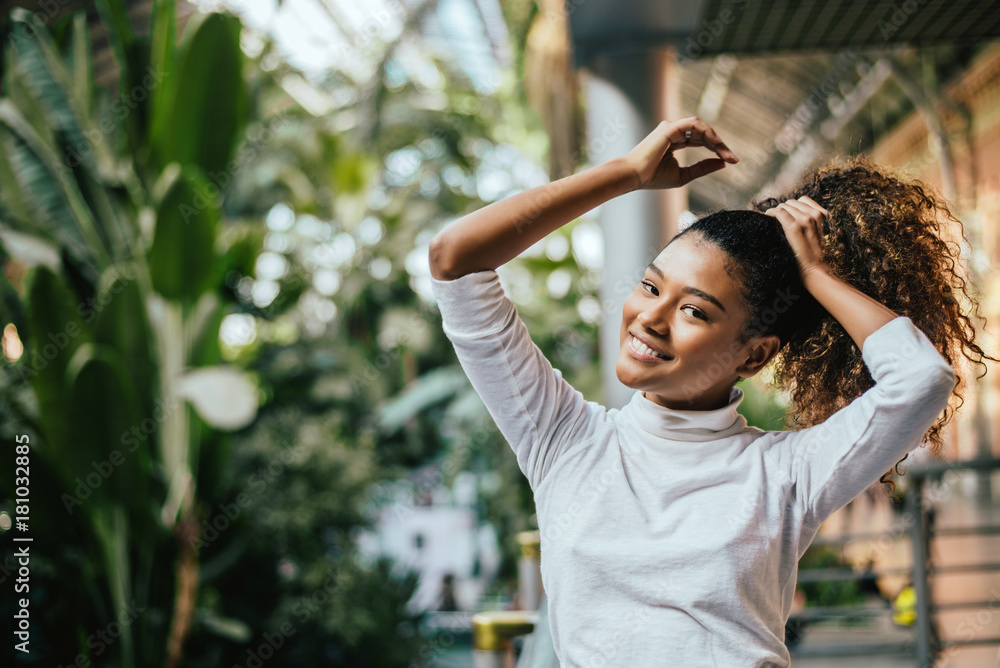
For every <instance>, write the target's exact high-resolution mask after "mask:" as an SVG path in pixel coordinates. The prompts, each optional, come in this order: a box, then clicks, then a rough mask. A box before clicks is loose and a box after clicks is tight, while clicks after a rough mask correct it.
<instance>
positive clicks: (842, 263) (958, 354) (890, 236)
mask: <svg viewBox="0 0 1000 668" xmlns="http://www.w3.org/2000/svg"><path fill="white" fill-rule="evenodd" d="M802 196H808V197H810V198H812V199H813V200H815V201H816V202H817V203H818V204H819V205H820V206H822V207H823V208H825V209H826V210H827V211H828V212H829V216H828V218H827V220H826V224H825V228H824V235H823V236H824V240H823V258H824V260H825V261H826V262H827V263H828V264H829V265H830V267H831V268H832V269H833V271H834V273H835V274H836V275H837V276H839V277H840V278H841V279H843V280H844V281H846V282H847V283H849V284H850V285H852V286H854V287H855V288H857V289H858V290H860V291H861V292H863V293H865V294H866V295H868V296H870V297H872V298H873V299H875V300H877V301H879V302H881V303H882V304H884V305H885V306H886V307H888V308H890V309H892V310H893V311H895V312H896V313H898V314H900V315H905V316H907V317H908V318H909V319H910V320H911V321H913V324H914V325H916V327H917V328H919V329H920V330H921V331H923V333H924V334H926V335H927V338H928V339H930V340H931V342H932V343H933V344H934V346H935V347H936V348H937V349H938V351H940V353H941V354H942V355H943V356H944V358H945V359H946V360H948V362H949V364H951V365H952V367H953V369H954V370H955V372H956V376H957V380H956V384H955V389H954V390H953V393H954V396H955V397H956V398H957V400H958V401H957V404H956V403H954V402H953V403H951V404H949V406H948V408H947V409H945V411H944V412H943V414H942V415H941V416H940V417H939V418H938V419H937V421H936V422H935V423H934V424H933V425H932V426H931V427H930V429H929V430H928V431H927V433H926V435H925V437H924V440H925V441H926V442H927V444H928V446H929V448H930V450H931V452H932V453H934V454H939V453H940V450H941V445H942V439H941V429H942V427H943V426H944V425H945V424H946V423H947V422H948V421H949V420H950V419H951V418H952V416H953V414H954V411H955V409H956V408H957V407H960V406H961V405H962V402H963V395H962V390H963V389H964V388H965V386H966V383H967V381H966V379H965V378H963V377H962V376H961V375H960V374H961V370H962V365H960V364H958V362H960V361H961V360H960V358H965V359H966V360H968V361H969V362H970V363H971V364H972V365H974V366H977V367H979V368H980V369H981V370H982V373H980V374H979V375H978V377H982V376H983V375H984V374H985V373H986V364H985V362H984V360H987V359H989V360H993V361H1000V360H998V359H997V358H996V357H993V356H991V355H988V354H987V353H985V352H984V351H983V350H982V348H980V347H979V345H978V344H976V342H975V333H976V330H975V326H974V324H973V320H974V319H979V318H980V315H979V304H978V301H977V299H976V296H975V293H974V291H973V289H972V286H971V285H970V284H969V283H968V281H967V280H966V278H965V277H964V275H963V270H962V267H961V264H960V260H959V250H960V246H959V243H958V241H965V236H964V231H963V229H962V224H961V222H960V221H959V220H958V219H957V218H955V216H954V215H953V214H952V213H951V211H950V210H949V209H948V207H947V205H946V204H945V203H944V202H943V201H942V200H941V199H940V198H939V197H938V196H936V195H934V194H933V193H932V192H930V191H929V190H928V189H927V188H926V187H925V186H924V185H922V184H920V183H919V182H916V181H909V180H906V179H904V178H902V177H900V176H898V175H896V174H894V173H892V172H890V171H889V170H887V169H886V168H884V167H881V166H876V165H875V164H873V163H872V162H870V161H869V160H867V159H866V158H864V157H853V158H848V159H840V160H837V161H834V162H832V163H830V164H828V165H826V166H825V167H822V168H820V169H818V170H816V171H814V172H812V173H811V174H809V175H808V176H807V177H806V178H805V179H804V180H803V181H802V183H801V184H799V186H798V187H796V188H795V189H794V190H793V191H792V192H790V193H788V194H787V195H785V196H783V197H773V198H768V199H763V200H759V201H755V202H753V203H752V207H753V209H754V210H753V211H722V212H719V213H715V214H712V215H709V216H706V217H705V218H702V219H700V220H698V221H696V222H695V223H693V224H692V225H691V226H689V227H688V228H686V229H685V230H684V231H682V232H681V233H680V234H679V235H678V237H679V236H682V235H686V234H692V233H699V234H701V235H702V236H703V237H704V238H705V239H706V240H708V241H711V242H713V243H714V244H716V245H717V246H719V247H720V248H721V249H722V250H724V251H726V253H727V254H728V255H729V258H730V260H731V263H730V267H728V269H729V270H730V272H731V273H732V274H733V275H734V276H736V277H737V278H739V279H740V280H741V282H742V284H743V286H744V289H743V299H744V304H745V306H746V307H747V311H748V313H749V314H750V317H749V320H748V323H747V326H746V327H745V329H744V335H745V336H749V335H751V334H761V335H768V334H777V335H778V337H779V338H780V339H781V348H780V350H779V352H778V354H777V356H776V357H775V362H776V365H777V366H776V369H775V375H774V378H775V383H776V384H777V385H778V386H779V387H782V388H785V389H787V390H788V391H790V393H791V398H792V403H793V407H792V412H791V414H790V416H789V418H790V419H789V426H790V427H791V428H804V427H809V426H812V425H815V424H819V423H821V422H823V421H824V420H826V419H827V418H828V417H830V416H831V415H832V414H833V413H835V412H836V411H837V410H839V409H840V408H842V407H844V406H846V405H847V404H848V403H850V402H851V401H853V400H854V399H855V398H857V397H859V396H860V395H861V394H862V393H864V392H865V391H866V390H867V389H869V388H870V387H872V386H873V385H874V381H873V380H872V378H871V375H870V374H869V373H868V368H867V367H866V366H865V364H864V361H863V360H862V357H861V351H860V350H859V349H858V347H857V346H856V345H855V343H854V341H853V340H852V339H851V337H850V335H848V333H847V332H846V331H845V330H844V328H843V327H842V326H841V325H840V323H838V322H837V321H836V320H835V319H834V318H833V317H832V316H830V315H829V314H827V313H826V311H825V310H824V309H823V308H822V307H821V306H820V305H819V304H818V303H817V302H816V300H815V299H813V298H812V296H811V295H809V294H808V292H807V291H806V290H805V287H804V285H803V284H802V280H801V277H800V275H799V271H798V266H797V264H796V261H795V257H794V255H793V253H792V250H791V247H790V246H789V244H788V241H787V239H786V238H785V235H784V232H783V230H782V228H781V224H780V223H778V221H777V220H776V219H775V218H773V217H771V216H766V215H764V214H763V212H764V211H766V210H768V209H770V208H773V207H776V206H777V205H778V204H779V203H780V202H783V201H785V200H788V199H797V198H799V197H802ZM675 238H677V237H675ZM907 456H908V455H907ZM907 456H904V457H903V459H900V460H899V462H897V463H896V465H895V466H893V468H892V469H890V470H889V471H887V472H886V473H884V474H883V475H882V476H881V477H880V479H879V480H880V482H882V483H885V484H887V485H888V486H889V491H890V492H892V491H895V483H894V482H893V481H892V479H891V477H892V475H893V474H894V473H895V474H897V475H898V474H900V471H899V464H901V463H902V462H903V460H905V459H906V457H907Z"/></svg>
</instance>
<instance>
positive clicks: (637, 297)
mask: <svg viewBox="0 0 1000 668" xmlns="http://www.w3.org/2000/svg"><path fill="white" fill-rule="evenodd" d="M687 146H704V147H706V148H708V149H709V150H711V151H713V152H714V153H715V154H716V155H717V156H718V157H716V158H711V159H707V160H702V161H701V162H698V163H695V164H693V165H690V166H687V167H681V166H679V165H678V163H677V161H676V159H675V158H674V152H675V151H676V150H678V149H681V148H684V147H687ZM738 162H739V161H738V159H737V158H736V156H735V155H734V154H733V153H732V151H730V150H729V149H728V148H727V147H726V145H725V143H724V142H723V141H722V140H721V138H719V137H718V135H716V133H715V132H714V131H713V130H712V129H711V128H710V127H709V126H707V125H706V124H705V123H703V122H702V121H701V120H699V119H697V118H688V119H683V120H680V121H675V122H672V123H671V122H666V121H664V122H663V123H661V124H660V125H659V126H658V127H657V128H656V129H655V130H654V131H653V132H652V133H650V135H649V136H647V137H646V138H645V139H644V140H643V141H642V142H640V143H639V145H638V146H636V147H635V148H634V149H633V150H632V151H631V152H630V153H629V154H628V155H627V156H624V157H622V158H617V159H614V160H611V161H609V162H606V163H604V164H602V165H598V166H596V167H593V168H591V169H588V170H586V171H583V172H581V173H579V174H574V175H572V176H568V177H566V178H564V179H560V180H558V181H555V182H553V183H550V184H547V185H545V186H541V187H539V188H535V189H533V190H529V191H526V192H523V193H519V194H517V195H513V196H511V197H508V198H506V199H504V200H501V201H498V202H494V203H493V204H490V205H489V206H487V207H484V208H482V209H480V210H478V211H476V212H473V213H471V214H469V215H467V216H465V217H464V218H462V219H460V220H458V221H455V222H454V223H452V224H450V225H449V226H447V227H446V228H445V229H444V230H442V231H441V232H440V233H438V235H437V236H436V237H435V238H434V239H433V240H432V242H431V245H430V267H431V276H432V287H433V290H434V293H435V295H436V297H437V299H438V306H439V308H440V310H441V315H442V326H443V329H444V331H445V333H446V335H447V336H448V338H449V339H450V340H451V341H452V344H453V345H454V347H455V351H456V354H457V356H458V359H459V361H460V362H461V364H462V367H463V368H464V369H465V372H466V374H467V375H468V376H469V379H470V381H471V383H472V385H473V387H474V388H475V389H476V391H477V392H478V393H479V394H480V396H481V397H482V399H483V401H484V403H485V404H486V407H487V408H488V409H489V411H490V414H491V415H492V416H493V418H494V420H495V421H496V423H497V425H498V427H499V428H500V431H501V432H502V433H503V434H504V436H505V438H506V439H507V441H508V442H509V443H510V446H511V449H512V450H513V451H514V454H515V456H516V457H517V462H518V465H519V467H520V469H521V471H522V472H523V473H524V474H525V476H526V477H527V479H528V481H529V483H530V484H531V488H532V490H533V491H534V493H535V503H536V506H537V517H538V524H539V530H540V532H541V539H542V545H543V549H542V578H543V582H544V585H545V590H546V593H547V596H548V597H549V617H550V626H551V630H552V637H553V642H554V645H555V649H556V652H557V654H558V656H559V661H560V665H562V666H564V667H565V668H573V667H575V666H585V665H586V666H590V665H594V664H595V663H597V664H600V665H621V666H626V665H627V666H637V667H642V666H660V665H663V661H664V659H663V657H665V656H670V657H672V658H671V663H672V664H676V665H725V666H756V667H762V666H778V665H782V666H787V665H788V664H789V660H790V658H789V653H788V650H787V648H786V646H785V644H784V628H785V623H786V621H787V619H788V616H789V613H790V610H791V605H792V599H793V594H794V589H795V581H796V578H795V575H796V571H797V567H798V560H799V558H800V557H801V556H802V554H803V552H804V551H805V549H806V548H807V547H808V546H809V544H810V542H811V541H812V539H813V538H814V537H815V534H816V531H817V530H818V528H819V526H820V524H821V523H822V522H823V520H824V519H826V518H827V517H828V516H829V515H830V514H832V513H833V512H834V511H835V510H837V509H838V508H840V507H842V506H843V505H845V504H846V503H847V502H849V501H850V500H851V499H852V498H854V496H856V495H857V494H859V493H860V492H862V491H863V490H864V489H865V488H867V487H868V486H869V485H871V484H872V483H873V482H875V481H876V480H878V479H879V475H880V474H882V473H883V472H885V471H887V470H889V469H891V468H892V467H893V464H894V463H896V462H897V461H899V460H900V458H902V457H905V456H906V455H907V453H908V452H909V451H910V450H912V449H913V448H914V447H916V446H918V445H919V444H920V443H921V442H922V441H925V440H926V441H927V442H928V443H929V444H931V446H932V447H933V446H936V445H937V444H939V436H938V434H939V430H940V426H941V425H942V424H943V423H944V421H946V420H947V419H948V418H949V417H950V414H949V413H948V412H945V413H944V415H943V416H942V411H944V410H945V408H946V407H947V406H948V402H949V399H950V398H951V397H952V396H953V394H954V393H955V392H956V388H957V386H958V384H957V379H956V376H955V373H954V372H953V370H952V368H951V363H952V362H953V361H957V357H959V356H961V357H964V358H966V359H967V360H969V361H971V362H972V363H973V364H978V365H980V366H984V365H983V360H984V358H988V357H989V356H987V355H985V354H984V353H983V351H982V350H981V349H980V348H979V346H978V345H977V344H976V343H975V341H974V339H973V335H974V329H973V327H972V324H971V320H970V316H969V315H968V314H966V313H964V312H963V311H962V310H961V308H960V304H971V305H972V308H973V311H974V309H975V301H974V300H972V299H971V297H970V295H969V294H968V292H967V290H966V283H965V281H964V279H963V278H962V277H961V276H960V275H959V274H958V273H957V271H956V266H958V264H957V257H956V255H955V250H954V245H951V246H949V245H948V244H946V243H945V242H944V241H943V240H942V239H941V235H940V230H939V224H940V221H942V220H951V221H953V222H954V223H955V224H956V225H958V226H959V228H960V224H958V221H955V220H954V219H953V218H952V217H951V216H950V214H949V213H948V211H947V209H946V208H945V207H943V206H942V205H940V203H938V202H937V201H936V200H934V199H933V198H932V197H930V196H929V195H927V194H926V193H925V192H924V190H923V189H922V187H921V186H920V185H919V184H912V183H907V182H904V181H902V180H900V179H898V178H896V177H893V176H891V175H887V174H886V173H884V170H883V171H880V170H879V169H878V168H876V167H874V166H872V165H870V164H868V163H866V162H864V161H863V160H854V161H851V162H849V163H848V164H846V165H845V166H830V167H828V168H825V169H823V170H820V171H818V172H816V173H814V174H812V175H810V177H809V178H808V179H807V180H806V182H805V183H804V184H803V186H802V187H801V188H800V189H799V190H798V191H797V192H796V193H795V194H794V198H788V199H785V200H783V201H782V200H771V201H766V202H761V203H757V204H755V207H754V208H755V209H756V210H747V211H722V212H719V213H716V214H713V215H710V216H707V217H705V218H703V219H701V220H698V221H696V222H695V223H693V224H692V225H690V226H689V227H687V228H685V230H684V231H683V232H682V233H681V234H679V235H677V236H676V237H674V239H672V240H671V241H670V243H668V244H667V246H666V247H665V248H664V249H663V250H662V251H661V252H660V253H659V254H658V256H657V257H656V258H655V259H654V260H653V262H651V263H650V264H649V266H648V267H646V270H645V273H644V276H643V278H642V279H641V280H640V281H639V282H638V283H637V284H636V285H635V287H634V289H633V291H632V293H631V294H630V295H629V296H628V298H627V299H626V302H625V305H624V308H623V309H622V321H621V329H620V343H621V347H620V352H619V357H618V360H617V364H616V370H617V375H618V378H619V379H620V380H621V381H622V382H623V383H625V384H626V385H627V386H628V387H630V388H632V389H634V390H635V392H634V394H633V397H632V400H631V401H630V402H629V403H628V404H627V405H626V406H625V407H624V408H622V409H620V410H619V409H610V410H609V409H607V408H605V407H604V406H601V405H599V404H597V403H595V402H588V401H586V400H585V399H584V398H583V395H582V394H581V393H580V392H578V391H577V390H575V389H574V388H573V387H572V386H570V385H569V383H567V382H566V381H565V379H564V378H563V377H562V373H561V372H560V371H559V370H558V369H555V368H553V367H552V365H551V364H550V363H549V361H548V360H547V359H546V358H545V356H544V355H543V354H542V353H541V351H540V350H539V349H538V347H537V346H536V345H535V344H534V343H533V342H532V341H531V338H530V336H529V334H528V332H527V329H526V328H525V326H524V323H523V322H522V321H521V319H520V318H519V317H518V314H517V309H516V308H515V307H514V305H513V303H512V302H511V301H510V299H508V298H507V296H506V295H505V294H504V291H503V289H502V288H501V286H500V283H499V280H498V277H497V273H496V271H495V270H496V268H497V267H499V266H500V265H502V264H504V263H505V262H507V261H508V260H510V259H512V258H514V257H516V256H517V255H518V254H520V253H521V252H523V251H524V250H525V249H527V248H529V247H530V246H532V245H533V244H534V243H536V242H537V241H538V240H540V239H542V238H544V237H545V236H546V235H548V234H549V233H550V232H552V231H553V230H556V229H558V228H559V227H560V226H562V225H564V224H565V223H567V222H569V221H570V220H572V219H574V218H576V217H578V216H579V215H581V214H582V213H584V212H586V211H588V210H590V209H592V208H594V207H595V206H597V205H599V204H601V203H603V202H605V201H607V200H608V199H611V198H613V197H616V196H618V195H621V194H624V193H626V192H629V191H631V190H635V189H639V188H672V187H677V186H680V185H683V184H685V183H688V182H689V181H691V180H692V179H695V178H699V177H701V176H705V175H707V174H709V173H711V172H713V171H716V170H719V169H722V168H724V167H726V166H727V165H730V166H731V165H736V164H737V163H738ZM845 279H849V280H845ZM990 359H992V358H990ZM772 361H775V362H777V364H778V370H777V373H776V377H777V378H778V380H779V384H780V385H781V386H782V387H784V388H786V389H789V390H791V392H792V396H793V399H794V401H795V409H796V412H795V414H794V415H793V416H791V417H792V425H793V426H795V427H806V428H803V429H797V430H789V431H762V430H760V429H756V428H753V427H749V426H748V425H747V423H746V420H745V419H744V418H743V417H742V416H741V415H740V414H739V413H738V412H737V410H736V409H737V407H738V406H739V404H740V402H741V401H742V399H743V392H742V390H741V389H740V388H739V387H738V386H737V383H738V382H739V381H740V380H741V379H744V378H749V377H750V376H753V375H754V374H756V373H758V372H759V371H760V370H761V369H762V368H764V367H765V366H766V365H767V364H768V363H770V362H772ZM706 657H709V658H710V660H709V661H707V662H706Z"/></svg>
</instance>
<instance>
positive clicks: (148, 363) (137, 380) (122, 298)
mask: <svg viewBox="0 0 1000 668" xmlns="http://www.w3.org/2000/svg"><path fill="white" fill-rule="evenodd" d="M139 271H140V268H139V267H137V266H134V265H121V266H115V267H112V268H110V269H108V270H107V271H106V272H104V275H103V276H102V277H101V290H100V292H99V294H98V298H97V300H96V304H95V305H94V306H95V309H94V310H96V311H97V317H96V319H95V321H94V339H95V340H96V341H97V342H98V343H100V344H103V345H105V346H108V347H110V348H113V349H114V350H116V351H117V352H118V354H119V355H121V357H122V358H123V359H124V360H125V365H126V368H127V371H128V375H129V377H130V379H131V383H132V387H133V389H134V393H135V395H136V398H137V405H138V408H139V410H140V411H141V412H142V416H143V418H144V419H145V418H150V419H152V420H153V421H154V422H157V415H158V414H159V413H161V412H165V411H166V410H167V408H165V407H163V406H157V405H155V404H154V396H153V392H152V391H153V388H155V387H158V383H159V381H158V379H157V375H156V363H157V360H156V356H155V354H154V352H153V351H154V344H153V342H154V341H155V339H154V337H153V331H152V328H151V327H150V325H149V320H148V319H147V317H146V302H145V299H144V296H143V294H142V291H141V289H140V286H139V280H138V272H139ZM154 427H155V425H154ZM154 427H145V426H144V428H143V429H142V430H141V432H140V433H137V434H133V435H132V436H131V437H130V439H129V440H130V441H133V440H139V441H142V442H147V441H149V442H152V440H153V433H152V431H151V429H153V428H154Z"/></svg>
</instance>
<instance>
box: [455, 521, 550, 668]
mask: <svg viewBox="0 0 1000 668" xmlns="http://www.w3.org/2000/svg"><path fill="white" fill-rule="evenodd" d="M517 538H518V542H520V544H521V559H520V561H519V562H518V568H517V574H518V578H517V598H518V602H519V604H520V606H521V608H522V609H521V610H488V611H484V612H477V613H476V614H474V615H473V616H472V665H473V666H474V668H514V661H515V657H514V644H513V640H514V638H518V637H521V636H525V635H528V634H530V633H531V632H532V631H534V630H535V626H536V622H537V621H538V615H539V612H538V605H539V603H540V602H541V600H542V595H543V590H542V570H541V554H542V553H541V538H540V536H539V533H538V532H537V531H524V532H521V533H519V534H518V536H517Z"/></svg>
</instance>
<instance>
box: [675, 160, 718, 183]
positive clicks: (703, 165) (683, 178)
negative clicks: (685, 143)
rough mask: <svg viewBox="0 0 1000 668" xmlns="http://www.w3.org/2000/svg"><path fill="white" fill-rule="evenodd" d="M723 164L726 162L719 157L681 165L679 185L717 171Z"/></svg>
mask: <svg viewBox="0 0 1000 668" xmlns="http://www.w3.org/2000/svg"><path fill="white" fill-rule="evenodd" d="M725 166H726V163H725V161H724V160H721V159H719V158H707V159H705V160H700V161H698V162H696V163H694V164H693V165H688V166H687V167H681V170H680V185H686V184H688V183H690V182H691V181H694V180H695V179H697V178H700V177H702V176H705V175H706V174H711V173H712V172H717V171H719V170H720V169H722V168H723V167H725Z"/></svg>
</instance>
